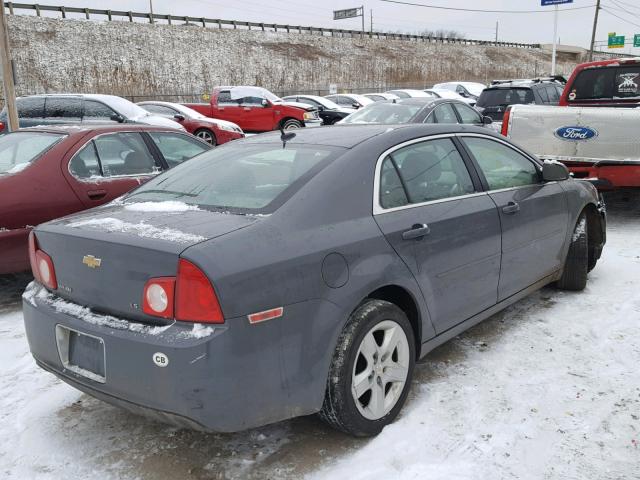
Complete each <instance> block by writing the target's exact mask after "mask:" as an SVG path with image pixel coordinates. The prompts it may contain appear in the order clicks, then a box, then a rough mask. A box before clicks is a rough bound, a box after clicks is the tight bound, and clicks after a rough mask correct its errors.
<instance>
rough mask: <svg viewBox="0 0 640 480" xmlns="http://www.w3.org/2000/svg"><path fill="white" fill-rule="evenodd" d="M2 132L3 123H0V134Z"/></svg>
mask: <svg viewBox="0 0 640 480" xmlns="http://www.w3.org/2000/svg"><path fill="white" fill-rule="evenodd" d="M3 130H4V122H0V132H2V131H3Z"/></svg>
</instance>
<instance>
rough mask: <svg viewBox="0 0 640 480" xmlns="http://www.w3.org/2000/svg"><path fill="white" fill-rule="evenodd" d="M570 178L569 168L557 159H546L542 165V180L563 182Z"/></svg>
mask: <svg viewBox="0 0 640 480" xmlns="http://www.w3.org/2000/svg"><path fill="white" fill-rule="evenodd" d="M568 178H569V169H568V168H567V167H565V166H564V165H563V164H562V163H560V162H557V161H555V160H545V161H544V165H543V166H542V180H544V181H545V182H561V181H562V180H567V179H568Z"/></svg>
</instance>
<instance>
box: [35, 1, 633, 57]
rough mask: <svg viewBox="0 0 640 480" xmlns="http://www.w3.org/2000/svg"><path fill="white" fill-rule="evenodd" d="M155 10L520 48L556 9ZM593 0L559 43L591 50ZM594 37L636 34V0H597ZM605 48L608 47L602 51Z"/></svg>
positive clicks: (546, 27)
mask: <svg viewBox="0 0 640 480" xmlns="http://www.w3.org/2000/svg"><path fill="white" fill-rule="evenodd" d="M152 1H153V10H154V12H155V13H160V14H167V13H170V14H172V15H190V16H197V17H202V16H205V17H209V18H221V19H228V20H244V21H256V22H265V23H276V22H277V23H282V24H291V25H310V26H318V27H333V28H345V29H360V28H361V25H362V24H361V22H362V20H361V18H352V19H346V20H337V21H335V20H333V13H332V12H333V10H338V9H346V8H352V7H360V6H364V9H365V13H366V16H365V20H366V22H365V24H366V28H367V29H369V28H370V22H371V14H373V28H374V30H381V31H402V32H406V33H416V32H420V31H423V30H426V29H429V30H440V29H445V30H456V31H458V32H461V33H464V34H465V36H466V38H469V39H478V40H490V39H493V38H495V30H496V22H498V25H499V26H498V38H499V40H504V41H513V42H523V43H552V41H553V10H554V7H541V6H540V0H483V1H482V2H478V1H476V0H407V1H408V2H409V3H422V4H429V5H436V6H446V7H452V8H471V9H474V8H475V9H483V10H536V11H539V12H544V13H526V14H506V13H478V12H463V11H451V10H439V9H431V8H423V7H419V6H410V5H400V4H395V3H388V2H385V1H383V0H323V1H321V2H319V1H317V0H233V1H229V0H179V1H176V0H152ZM595 2H596V0H574V1H573V3H571V4H567V5H561V6H560V7H559V8H560V9H561V10H562V9H565V8H576V7H590V8H583V9H579V10H572V11H564V12H562V11H561V12H560V14H559V23H558V37H559V41H560V43H562V44H566V45H578V46H582V47H588V46H589V42H590V40H591V31H592V27H593V16H594V12H595ZM33 3H39V4H40V5H45V4H48V5H60V4H64V5H65V6H77V7H90V8H100V9H107V8H108V9H111V10H124V11H129V10H132V11H142V12H146V11H148V10H149V0H38V1H37V2H35V1H34V2H33ZM601 5H602V7H603V9H602V10H601V11H600V18H599V22H598V30H597V35H596V40H597V41H600V42H606V40H607V35H608V33H609V32H616V33H617V34H618V35H626V36H627V41H631V40H632V39H633V35H634V34H635V33H638V34H640V2H639V1H638V0H601ZM604 49H605V50H606V45H605V47H604ZM611 51H613V52H620V53H634V54H638V55H640V48H632V46H631V45H628V46H626V47H625V48H624V50H623V49H616V50H611Z"/></svg>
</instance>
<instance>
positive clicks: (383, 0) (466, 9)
mask: <svg viewBox="0 0 640 480" xmlns="http://www.w3.org/2000/svg"><path fill="white" fill-rule="evenodd" d="M380 1H381V2H387V3H397V4H400V5H410V6H412V7H424V8H435V9H438V10H455V11H457V12H476V13H553V10H480V9H475V8H456V7H442V6H439V5H427V4H424V3H412V2H403V1H400V0H380ZM593 7H595V5H587V6H586V7H571V8H563V9H559V10H558V11H559V12H568V11H570V10H584V9H586V8H593Z"/></svg>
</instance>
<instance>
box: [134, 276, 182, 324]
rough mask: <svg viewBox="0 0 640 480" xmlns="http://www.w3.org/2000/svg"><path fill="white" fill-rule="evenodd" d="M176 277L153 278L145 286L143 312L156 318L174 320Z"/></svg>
mask: <svg viewBox="0 0 640 480" xmlns="http://www.w3.org/2000/svg"><path fill="white" fill-rule="evenodd" d="M175 286H176V279H175V277H159V278H152V279H151V280H149V281H148V282H147V283H146V285H145V286H144V293H143V298H142V311H143V312H144V313H146V314H147V315H153V316H155V317H163V318H173V299H174V297H175V295H174V292H175Z"/></svg>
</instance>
